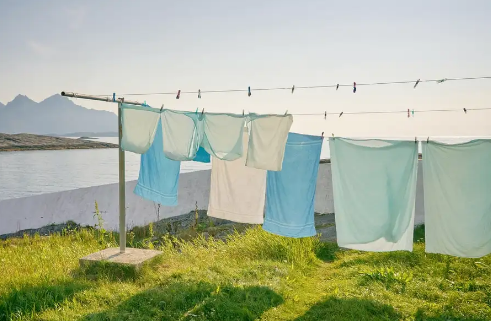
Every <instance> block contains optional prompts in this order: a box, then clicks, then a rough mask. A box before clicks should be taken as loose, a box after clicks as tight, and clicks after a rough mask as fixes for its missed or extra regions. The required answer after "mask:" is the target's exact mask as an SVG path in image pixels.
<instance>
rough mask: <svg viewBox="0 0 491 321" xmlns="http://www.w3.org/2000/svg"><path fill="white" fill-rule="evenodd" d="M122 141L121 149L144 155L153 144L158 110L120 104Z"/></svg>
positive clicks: (158, 115)
mask: <svg viewBox="0 0 491 321" xmlns="http://www.w3.org/2000/svg"><path fill="white" fill-rule="evenodd" d="M119 108H120V109H121V126H122V139H121V149H123V150H125V151H128V152H133V153H137V154H143V153H145V152H146V151H147V150H148V149H149V148H150V146H151V145H152V143H153V139H154V137H155V132H156V130H157V123H158V122H159V118H160V110H159V109H155V108H150V107H141V106H133V105H126V104H120V107H119Z"/></svg>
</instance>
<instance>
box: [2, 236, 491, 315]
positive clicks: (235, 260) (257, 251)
mask: <svg viewBox="0 0 491 321" xmlns="http://www.w3.org/2000/svg"><path fill="white" fill-rule="evenodd" d="M148 234H150V235H152V234H153V232H149V233H148ZM115 238H116V239H117V237H112V236H110V235H109V236H108V235H105V236H104V237H101V235H100V234H98V233H96V232H94V231H91V230H81V231H73V232H67V233H63V235H53V236H50V237H39V236H34V237H31V238H29V237H24V238H20V239H9V240H6V241H1V242H0V267H1V269H0V320H1V321H3V320H187V321H190V320H220V321H227V320H256V319H261V320H292V321H293V320H294V321H308V320H340V321H343V320H452V321H455V320H467V321H471V320H472V321H476V320H491V257H490V256H487V257H485V258H482V259H461V258H454V257H449V256H443V255H435V254H426V253H425V252H424V230H423V228H419V229H417V230H416V233H415V240H416V243H415V249H414V252H413V253H406V252H391V253H366V252H358V251H344V250H340V249H338V248H337V246H336V245H335V244H332V243H321V242H320V241H319V240H318V238H315V237H314V238H306V239H290V238H283V237H279V236H274V235H271V234H268V233H266V232H264V231H263V230H262V229H261V228H260V227H257V228H252V229H248V230H246V231H245V233H244V234H239V233H236V234H234V235H231V236H230V238H229V239H228V240H227V242H223V241H216V240H213V239H208V240H205V239H204V238H200V237H198V238H196V239H194V240H193V241H188V242H184V241H179V240H177V239H172V238H170V237H163V238H161V240H160V242H151V241H150V240H133V242H134V243H135V244H139V245H140V246H145V247H157V248H159V249H160V250H162V251H163V253H164V254H163V255H162V256H161V257H160V258H158V259H157V260H155V261H154V262H152V263H151V264H149V265H148V266H146V267H145V268H144V269H143V270H141V271H139V272H138V273H135V272H134V271H132V270H129V269H121V268H115V267H114V266H112V265H101V266H99V267H95V268H94V267H92V268H89V269H80V268H79V264H78V259H79V258H80V257H82V256H84V255H86V254H89V253H92V252H95V251H98V250H100V249H103V248H105V247H107V246H116V244H115V243H114V239H115Z"/></svg>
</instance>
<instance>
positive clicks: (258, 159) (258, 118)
mask: <svg viewBox="0 0 491 321" xmlns="http://www.w3.org/2000/svg"><path fill="white" fill-rule="evenodd" d="M249 117H250V120H251V121H250V127H251V137H250V139H249V151H248V153H247V162H246V166H250V167H254V168H259V169H267V170H270V171H281V167H282V164H283V157H284V155H285V145H286V140H287V138H288V132H289V131H290V128H291V127H292V124H293V116H292V115H257V114H250V115H249Z"/></svg>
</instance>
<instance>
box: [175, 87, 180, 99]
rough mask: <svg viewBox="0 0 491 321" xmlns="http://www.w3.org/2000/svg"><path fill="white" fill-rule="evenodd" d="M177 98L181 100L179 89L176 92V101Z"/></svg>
mask: <svg viewBox="0 0 491 321" xmlns="http://www.w3.org/2000/svg"><path fill="white" fill-rule="evenodd" d="M179 98H181V90H180V89H179V90H178V91H177V96H176V99H179Z"/></svg>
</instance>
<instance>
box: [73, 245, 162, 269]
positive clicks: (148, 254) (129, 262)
mask: <svg viewBox="0 0 491 321" xmlns="http://www.w3.org/2000/svg"><path fill="white" fill-rule="evenodd" d="M161 254H162V252H161V251H156V250H144V249H134V248H127V249H126V251H125V252H124V253H121V252H120V249H118V248H117V247H110V248H107V249H104V250H102V251H99V252H96V253H92V254H89V255H87V256H84V257H83V258H81V259H80V260H79V263H80V267H82V268H86V267H89V266H95V267H97V265H101V266H104V265H106V264H108V263H109V264H112V265H114V266H115V267H118V266H126V267H130V268H132V269H134V270H135V271H137V270H139V269H140V268H141V267H142V266H143V265H144V264H145V263H147V262H149V261H150V260H153V259H154V258H155V257H157V256H159V255H161Z"/></svg>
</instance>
